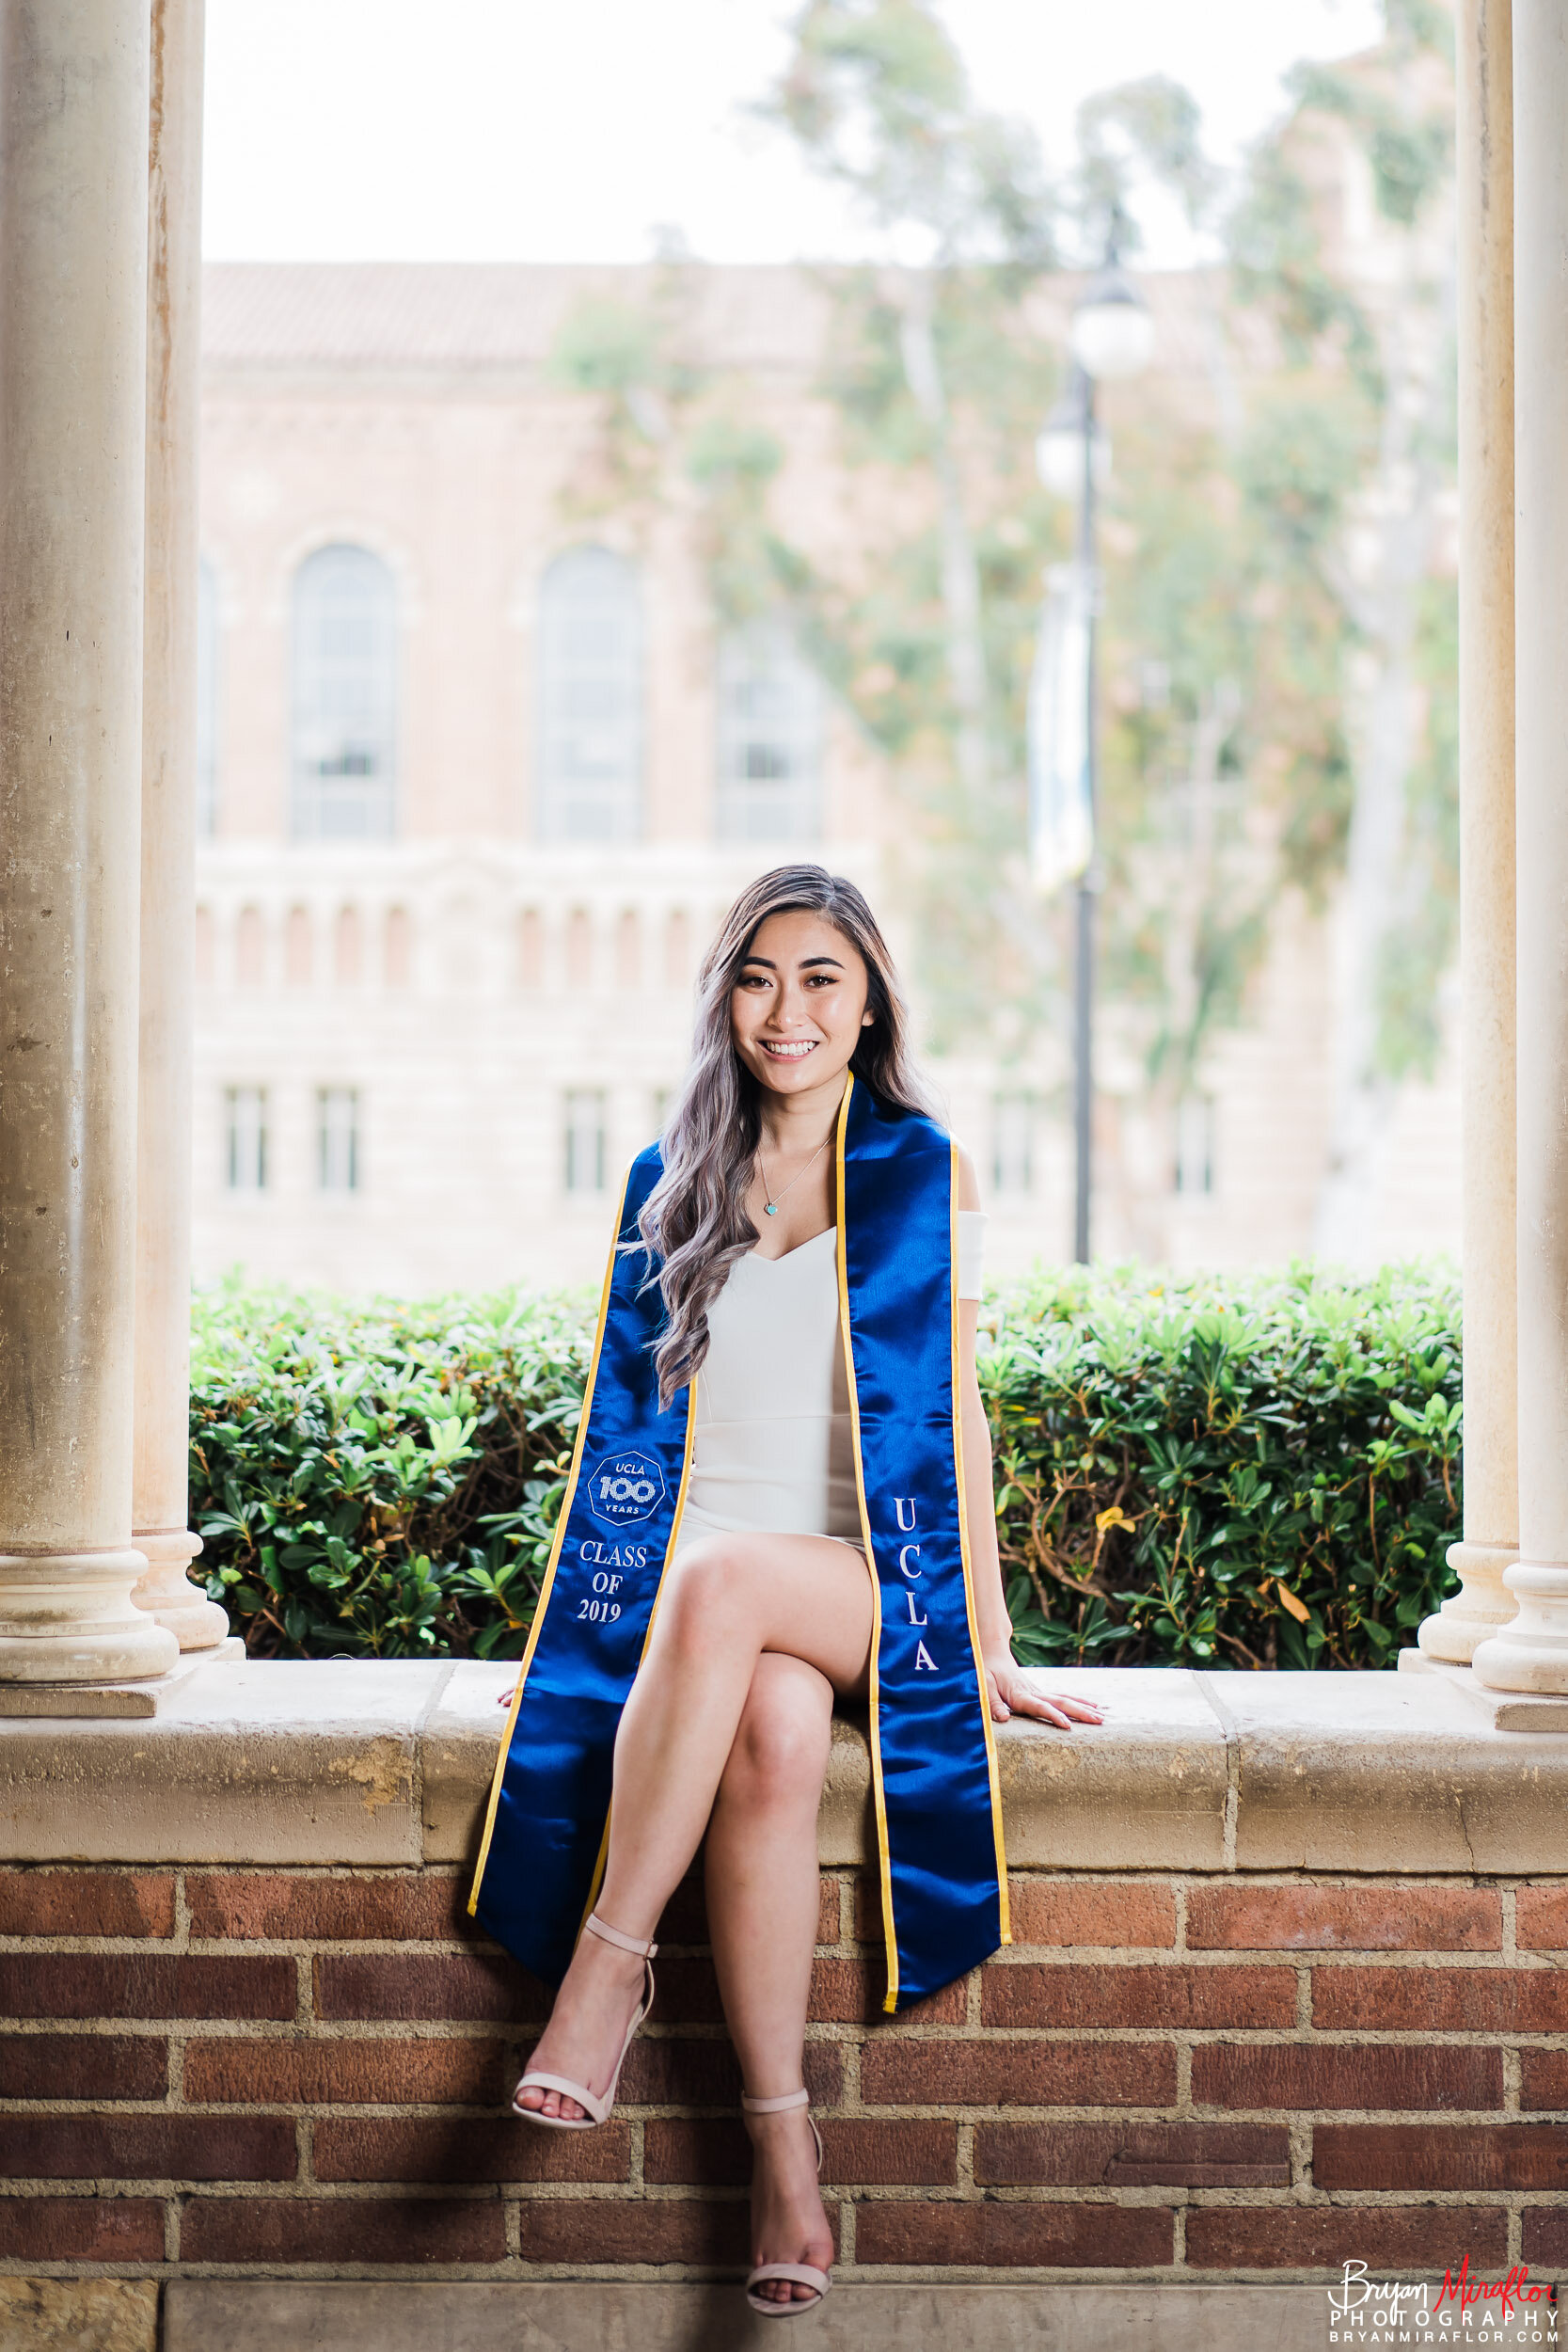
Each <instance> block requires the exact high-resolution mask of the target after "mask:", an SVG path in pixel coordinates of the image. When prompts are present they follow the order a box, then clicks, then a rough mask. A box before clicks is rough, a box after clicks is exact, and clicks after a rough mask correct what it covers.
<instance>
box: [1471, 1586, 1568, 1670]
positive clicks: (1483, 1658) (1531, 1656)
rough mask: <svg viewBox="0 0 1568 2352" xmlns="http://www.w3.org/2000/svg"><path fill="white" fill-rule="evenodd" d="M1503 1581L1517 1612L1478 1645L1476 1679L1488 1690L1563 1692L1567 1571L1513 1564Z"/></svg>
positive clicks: (1567, 1655)
mask: <svg viewBox="0 0 1568 2352" xmlns="http://www.w3.org/2000/svg"><path fill="white" fill-rule="evenodd" d="M1503 1582H1504V1583H1505V1585H1506V1586H1507V1587H1508V1590H1509V1591H1510V1592H1511V1593H1513V1594H1515V1595H1517V1597H1518V1602H1519V1613H1518V1615H1517V1616H1516V1617H1514V1618H1513V1619H1512V1620H1511V1622H1510V1623H1509V1624H1508V1625H1506V1626H1505V1627H1503V1629H1502V1630H1501V1631H1500V1632H1497V1633H1495V1634H1493V1635H1492V1637H1491V1639H1490V1640H1489V1641H1485V1642H1482V1643H1481V1644H1480V1645H1478V1647H1477V1649H1476V1652H1475V1655H1474V1657H1473V1658H1472V1659H1471V1661H1470V1663H1471V1665H1472V1667H1473V1668H1474V1670H1475V1677H1476V1680H1477V1681H1478V1682H1484V1683H1485V1685H1486V1687H1487V1689H1488V1690H1491V1691H1544V1692H1568V1566H1560V1565H1556V1564H1555V1563H1550V1562H1546V1561H1537V1560H1518V1561H1515V1563H1514V1565H1513V1567H1511V1568H1510V1569H1509V1571H1508V1573H1507V1575H1506V1576H1505V1577H1504V1579H1503Z"/></svg>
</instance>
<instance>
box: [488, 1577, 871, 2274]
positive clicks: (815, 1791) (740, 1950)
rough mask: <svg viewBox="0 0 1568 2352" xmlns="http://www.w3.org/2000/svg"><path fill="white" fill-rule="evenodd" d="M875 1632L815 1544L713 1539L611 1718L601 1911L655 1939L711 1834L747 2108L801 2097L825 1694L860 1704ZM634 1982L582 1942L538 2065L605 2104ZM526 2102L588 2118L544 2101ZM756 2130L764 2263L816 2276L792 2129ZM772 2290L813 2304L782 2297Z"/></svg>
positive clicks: (810, 2180)
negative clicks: (800, 2265)
mask: <svg viewBox="0 0 1568 2352" xmlns="http://www.w3.org/2000/svg"><path fill="white" fill-rule="evenodd" d="M871 1628H872V1597H871V1584H870V1578H869V1575H868V1572H867V1570H866V1566H865V1564H864V1562H863V1559H862V1558H861V1556H860V1555H859V1553H858V1552H855V1551H853V1550H851V1549H849V1548H848V1547H847V1546H846V1545H844V1544H839V1543H834V1542H832V1541H831V1540H830V1539H829V1538H827V1537H826V1536H821V1535H717V1536H708V1537H704V1538H703V1539H702V1540H700V1541H699V1542H697V1543H694V1544H692V1545H691V1546H690V1547H689V1549H687V1550H685V1551H683V1552H682V1553H681V1554H680V1556H679V1558H678V1559H677V1560H676V1561H675V1562H674V1563H673V1565H672V1567H671V1568H670V1570H669V1573H668V1577H667V1580H666V1582H665V1586H664V1590H663V1593H662V1595H661V1597H660V1601H659V1606H658V1612H657V1617H656V1619H655V1623H654V1629H653V1634H652V1638H651V1640H650V1642H649V1645H648V1650H647V1655H646V1656H645V1658H644V1659H643V1661H642V1663H641V1667H640V1669H639V1671H638V1675H637V1679H636V1681H635V1682H634V1684H633V1686H632V1690H631V1695H630V1696H629V1698H628V1699H627V1701H626V1708H625V1710H624V1712H623V1714H622V1718H621V1726H620V1731H619V1734H618V1736H617V1739H616V1742H615V1773H614V1782H613V1798H612V1803H611V1810H610V1851H609V1853H608V1856H607V1858H606V1867H605V1879H604V1885H603V1887H602V1889H601V1891H600V1894H599V1898H598V1901H597V1904H596V1909H597V1910H598V1913H599V1915H600V1916H601V1917H602V1918H604V1919H607V1920H608V1921H609V1922H610V1925H611V1926H612V1927H617V1928H621V1929H623V1930H624V1931H626V1934H628V1935H635V1936H638V1937H640V1938H646V1937H649V1936H651V1935H652V1934H653V1932H654V1931H655V1928H656V1926H657V1921H658V1917H659V1914H660V1913H661V1911H662V1910H663V1908H664V1905H665V1903H666V1902H667V1900H668V1899H669V1898H670V1895H671V1894H672V1893H673V1889H674V1887H675V1886H676V1884H677V1883H679V1881H680V1880H681V1878H682V1877H683V1876H684V1875H685V1873H686V1871H687V1869H688V1867H689V1865H690V1862H691V1858H692V1856H693V1855H694V1854H695V1852H696V1851H697V1847H698V1845H699V1843H700V1842H701V1840H702V1836H703V1833H704V1831H705V1829H706V1830H707V1831H708V1843H707V1857H706V1881H707V1906H708V1917H709V1923H710V1927H711V1931H712V1937H713V1952H714V1963H715V1965H716V1967H717V1969H718V1972H719V1981H720V1989H721V1993H722V1994H723V2000H724V2012H725V2016H726V2018H727V2019H728V2021H729V2025H730V2031H731V2035H732V2038H733V2040H734V2042H735V2045H736V2054H737V2056H738V2058H739V2060H740V2067H741V2077H742V2080H743V2081H744V2083H745V2086H746V2089H747V2090H749V2091H750V2092H751V2094H752V2096H753V2097H754V2098H770V2097H774V2096H777V2095H778V2094H780V2093H781V2092H784V2091H786V2090H795V2089H796V2088H797V2087H798V2086H799V2084H800V2057H801V2049H802V2044H803V2041H804V2033H805V2015H806V1995H807V1991H808V1988H809V1985H810V1979H811V1963H812V1952H813V1947H814V1946H815V1943H816V1915H817V1867H816V1813H817V1805H818V1803H819V1800H820V1796H821V1790H822V1781H823V1775H824V1772H825V1771H826V1768H827V1761H828V1748H829V1740H830V1738H831V1719H832V1701H833V1695H834V1693H835V1692H837V1693H838V1694H839V1695H840V1696H844V1697H856V1696H860V1695H863V1692H864V1690H865V1685H866V1671H867V1666H868V1664H869V1660H870V1648H871ZM710 1817H711V1827H710V1826H709V1822H710ZM641 1980H642V1968H641V1962H640V1961H638V1960H636V1959H634V1958H633V1957H632V1956H631V1955H630V1954H628V1953H625V1952H622V1951H620V1950H618V1949H617V1947H615V1946H613V1945H610V1944H605V1943H602V1942H601V1941H600V1940H599V1938H598V1937H597V1936H583V1937H581V1938H580V1939H579V1941H578V1948H577V1952H576V1954H575V1955H574V1958H573V1961H572V1964H571V1967H570V1968H569V1969H568V1971H567V1974H566V1977H565V1979H564V1980H563V1981H562V1987H561V1992H560V1994H559V1995H558V1997H557V2000H556V2005H555V2008H554V2010H553V2011H552V2013H551V2017H550V2022H549V2025H548V2026H547V2027H546V2032H545V2036H544V2039H543V2040H542V2041H541V2042H540V2043H539V2046H538V2048H537V2049H536V2050H535V2051H534V2053H533V2055H532V2057H531V2059H530V2061H529V2062H530V2065H531V2066H537V2067H541V2068H544V2069H546V2071H549V2072H551V2073H557V2074H567V2075H570V2076H571V2077H572V2078H573V2079H574V2080H576V2081H578V2082H581V2083H585V2084H586V2085H587V2087H588V2088H589V2090H594V2091H595V2092H597V2091H602V2090H603V2089H604V2088H605V2086H606V2084H607V2083H608V2082H609V2079H610V2072H611V2070H612V2068H613V2066H614V2064H615V2059H616V2057H617V2054H618V2053H619V2050H620V2047H621V2042H622V2037H623V2036H624V2034H625V2032H626V2021H627V2019H628V2018H629V2017H630V2015H631V2012H632V2010H633V2009H634V2008H635V2006H636V2003H637V1999H638V1996H639V1990H640V1987H641ZM523 2101H524V2104H526V2105H529V2106H542V2107H543V2108H544V2109H545V2111H546V2113H547V2114H552V2115H553V2114H558V2113H560V2114H564V2115H567V2116H572V2115H577V2114H580V2113H581V2109H580V2107H578V2106H577V2104H576V2102H575V2101H573V2100H571V2099H569V2098H565V2097H563V2096H562V2094H561V2093H559V2092H557V2091H553V2090H551V2091H546V2092H540V2091H538V2090H529V2091H526V2092H524V2094H523ZM748 2124H749V2127H750V2129H751V2132H752V2139H753V2141H754V2143H755V2146H756V2152H757V2165H756V2174H755V2179H754V2182H753V2188H752V2214H753V2239H754V2248H753V2250H754V2253H755V2257H756V2259H757V2260H758V2261H760V2262H775V2261H777V2262H800V2261H805V2262H810V2263H814V2264H816V2265H818V2266H821V2265H825V2264H826V2262H827V2261H828V2260H829V2259H830V2257H831V2251H832V2241H831V2238H830V2236H829V2233H828V2229H827V2220H826V2217H825V2215H824V2214H823V2211H822V2205H821V2201H820V2199H819V2197H818V2195H817V2192H816V2165H815V2152H814V2149H813V2143H812V2137H811V2133H810V2130H809V2128H808V2125H807V2122H806V2120H805V2117H804V2115H803V2113H802V2112H801V2111H800V2110H799V2109H796V2110H793V2111H786V2112H785V2113H784V2114H782V2115H774V2116H751V2117H749V2118H748ZM771 2291H775V2292H777V2293H778V2294H779V2295H780V2296H789V2295H791V2294H794V2293H799V2294H802V2295H803V2294H805V2293H806V2292H807V2290H805V2289H803V2288H802V2289H795V2288H791V2287H790V2286H789V2284H788V2283H787V2282H785V2281H776V2282H773V2289H772V2290H771Z"/></svg>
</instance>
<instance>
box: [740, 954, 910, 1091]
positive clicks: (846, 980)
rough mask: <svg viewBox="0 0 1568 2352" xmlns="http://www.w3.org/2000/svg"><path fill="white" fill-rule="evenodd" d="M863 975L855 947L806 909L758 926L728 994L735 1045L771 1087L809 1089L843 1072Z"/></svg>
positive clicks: (856, 1027) (856, 1026)
mask: <svg viewBox="0 0 1568 2352" xmlns="http://www.w3.org/2000/svg"><path fill="white" fill-rule="evenodd" d="M866 994H867V979H866V970H865V964H864V961H863V959H862V956H861V953H860V950H859V948H857V947H854V946H851V945H850V943H849V941H848V940H847V939H846V938H845V936H844V933H843V932H842V931H841V930H837V929H836V928H835V927H834V926H833V925H832V923H830V922H829V921H828V920H827V919H826V917H825V916H823V915H820V914H810V913H808V912H807V911H806V910H804V909H803V908H798V909H795V910H793V911H792V912H791V913H789V914H770V915H769V916H768V920H767V922H766V923H763V924H761V925H759V927H758V929H757V932H756V936H755V937H754V938H753V940H752V945H751V949H750V952H749V953H748V955H747V958H746V961H745V962H744V963H743V964H742V965H741V967H740V976H739V977H738V978H737V980H736V984H735V987H734V988H733V990H732V991H731V993H730V1028H731V1034H732V1035H733V1037H734V1039H735V1050H736V1053H737V1054H738V1055H739V1056H740V1058H741V1060H742V1061H743V1062H744V1063H745V1065H746V1067H747V1069H748V1070H749V1071H750V1072H751V1073H752V1076H753V1077H754V1078H755V1079H756V1080H757V1081H758V1083H759V1084H760V1085H762V1086H765V1087H767V1088H768V1090H769V1092H771V1093H774V1094H810V1093H815V1092H816V1089H818V1088H819V1087H825V1086H828V1085H831V1084H832V1081H833V1080H834V1079H835V1078H841V1077H842V1076H843V1074H844V1073H845V1071H846V1070H847V1068H848V1067H849V1057H850V1056H851V1054H853V1052H854V1050H855V1046H856V1044H857V1042H858V1041H859V1038H860V1034H861V1031H862V1029H863V1028H867V1027H869V1025H870V1024H871V1022H872V1020H873V1019H874V1017H875V1016H874V1015H873V1014H872V1013H871V1012H870V1011H868V1010H867V1009H866Z"/></svg>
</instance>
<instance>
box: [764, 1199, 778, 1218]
mask: <svg viewBox="0 0 1568 2352" xmlns="http://www.w3.org/2000/svg"><path fill="white" fill-rule="evenodd" d="M778 1214H779V1212H778V1208H777V1206H776V1204H775V1203H774V1202H773V1201H771V1200H769V1202H768V1206H767V1207H766V1208H765V1209H764V1211H763V1216H778Z"/></svg>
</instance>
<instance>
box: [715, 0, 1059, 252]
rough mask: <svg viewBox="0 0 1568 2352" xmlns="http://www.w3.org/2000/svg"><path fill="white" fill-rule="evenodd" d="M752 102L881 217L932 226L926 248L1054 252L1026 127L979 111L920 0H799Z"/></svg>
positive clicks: (891, 222)
mask: <svg viewBox="0 0 1568 2352" xmlns="http://www.w3.org/2000/svg"><path fill="white" fill-rule="evenodd" d="M789 29H790V33H791V35H792V38H793V41H794V47H793V50H792V52H791V56H790V59H789V64H788V66H787V68H786V70H785V72H784V77H783V79H782V80H781V82H780V84H779V86H778V88H777V89H776V91H775V92H774V93H773V96H772V99H771V101H770V102H769V103H768V105H766V106H765V107H764V108H763V109H761V111H762V112H763V113H764V114H765V116H767V117H768V118H769V119H772V120H773V121H775V122H778V123H780V124H781V125H783V126H784V127H785V128H786V129H787V130H788V131H789V132H790V133H791V135H793V137H794V138H795V140H796V142H797V143H798V145H799V147H800V150H801V151H802V153H803V154H804V155H805V156H806V157H807V159H808V160H809V161H810V162H812V163H813V164H814V165H815V166H816V168H817V169H818V170H820V171H822V172H824V173H826V174H828V175H829V176H831V177H832V178H833V179H836V180H838V181H839V182H840V183H842V184H844V185H845V186H847V187H848V188H850V189H852V190H853V192H854V193H855V195H856V196H857V197H859V199H861V202H862V203H863V205H864V207H865V209H866V210H867V211H868V212H869V213H870V214H871V215H873V217H875V218H876V219H877V220H879V222H880V223H882V225H883V226H884V227H890V228H897V229H900V230H904V231H905V232H906V233H907V232H909V231H910V230H912V229H916V228H918V230H920V231H921V232H923V233H924V235H925V236H926V237H927V238H928V239H929V241H930V244H929V250H928V251H927V253H926V254H923V255H921V256H920V259H921V260H922V261H933V260H934V261H936V262H940V263H950V262H958V261H960V260H963V259H970V260H974V259H984V260H987V261H990V262H998V263H1000V264H1002V265H1004V266H1006V267H1009V268H1013V269H1017V270H1021V271H1022V272H1023V273H1024V274H1025V275H1027V274H1029V273H1032V272H1035V271H1037V270H1039V269H1043V268H1045V267H1047V266H1048V265H1049V263H1050V261H1051V258H1052V251H1053V244H1052V219H1053V201H1052V199H1051V196H1050V194H1049V192H1048V190H1047V188H1046V185H1045V182H1044V179H1043V176H1042V173H1041V170H1040V165H1039V158H1038V155H1037V151H1036V147H1035V142H1034V140H1033V137H1032V136H1031V135H1030V134H1029V132H1028V131H1027V130H1026V129H1025V128H1024V127H1023V126H1022V124H1021V123H1018V122H1016V121H1009V120H1006V119H1004V118H1002V117H1000V116H997V115H990V114H986V113H983V112H981V111H978V110H977V109H975V108H974V105H973V103H972V102H971V99H970V93H969V86H968V77H967V75H966V74H965V72H964V69H963V63H962V60H961V58H960V57H959V56H958V50H957V48H956V47H955V45H954V42H953V40H952V37H951V35H950V34H949V33H948V31H947V29H946V26H945V25H944V24H942V20H941V18H940V17H939V16H938V14H937V12H936V10H935V9H934V8H930V7H928V6H927V5H926V0H806V5H805V6H804V7H803V8H801V9H800V11H799V13H798V14H797V15H796V16H795V17H794V18H793V19H792V20H791V24H790V28H789Z"/></svg>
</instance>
